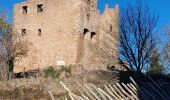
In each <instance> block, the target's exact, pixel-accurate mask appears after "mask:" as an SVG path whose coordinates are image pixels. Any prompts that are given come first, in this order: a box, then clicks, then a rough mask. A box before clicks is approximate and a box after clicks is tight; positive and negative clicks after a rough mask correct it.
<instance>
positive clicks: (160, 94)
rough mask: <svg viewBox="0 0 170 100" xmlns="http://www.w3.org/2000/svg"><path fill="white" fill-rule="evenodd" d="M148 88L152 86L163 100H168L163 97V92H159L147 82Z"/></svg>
mask: <svg viewBox="0 0 170 100" xmlns="http://www.w3.org/2000/svg"><path fill="white" fill-rule="evenodd" d="M147 84H148V86H150V87H151V88H152V89H153V90H154V91H155V92H156V93H157V94H158V95H159V96H160V97H161V98H162V99H163V100H167V99H166V97H164V96H163V95H162V93H161V92H159V91H158V90H157V89H156V88H155V87H154V86H152V84H151V83H149V82H147Z"/></svg>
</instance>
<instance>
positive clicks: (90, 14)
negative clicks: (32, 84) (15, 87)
mask: <svg viewBox="0 0 170 100" xmlns="http://www.w3.org/2000/svg"><path fill="white" fill-rule="evenodd" d="M38 5H39V6H41V7H42V8H43V10H42V12H41V9H40V12H37V7H38ZM42 5H43V6H42ZM25 6H26V7H27V13H23V7H25ZM41 7H40V8H41ZM106 12H107V11H106ZM106 12H105V13H104V14H103V15H100V13H99V11H98V10H97V0H28V1H25V2H23V3H19V4H16V5H15V6H14V30H15V31H17V32H18V34H20V35H23V34H22V33H23V32H22V31H23V29H26V30H24V31H26V33H25V35H23V38H24V39H26V40H27V41H29V42H30V45H29V51H28V55H27V56H26V57H24V58H21V59H16V62H15V67H14V72H21V71H24V70H25V71H27V70H33V69H37V68H45V67H48V66H55V65H57V61H64V62H65V63H66V64H82V65H84V66H85V67H84V68H85V69H102V68H101V67H95V66H90V65H92V64H95V63H96V62H97V63H98V61H99V60H94V59H96V58H95V56H93V52H91V44H97V45H99V44H100V42H101V41H100V40H101V39H102V38H101V37H102V34H106V32H105V30H104V32H103V28H104V26H105V25H107V24H108V23H107V21H110V19H112V18H110V17H109V16H110V15H109V14H108V13H106ZM107 18H108V19H107ZM110 23H112V22H110ZM110 23H109V24H110ZM113 29H114V26H113ZM115 30H117V29H115ZM86 65H87V66H86ZM103 69H104V68H103Z"/></svg>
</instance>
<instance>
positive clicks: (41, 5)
mask: <svg viewBox="0 0 170 100" xmlns="http://www.w3.org/2000/svg"><path fill="white" fill-rule="evenodd" d="M37 12H43V4H39V5H37Z"/></svg>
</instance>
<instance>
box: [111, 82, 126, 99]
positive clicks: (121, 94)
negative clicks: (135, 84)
mask: <svg viewBox="0 0 170 100" xmlns="http://www.w3.org/2000/svg"><path fill="white" fill-rule="evenodd" d="M112 86H113V88H114V89H115V90H116V91H117V92H118V94H119V95H120V96H121V97H123V98H126V96H125V95H124V94H123V93H122V91H120V90H119V89H118V88H117V87H116V85H112Z"/></svg>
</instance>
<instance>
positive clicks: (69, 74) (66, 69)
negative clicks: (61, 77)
mask: <svg viewBox="0 0 170 100" xmlns="http://www.w3.org/2000/svg"><path fill="white" fill-rule="evenodd" d="M71 67H72V65H69V66H65V68H64V69H65V76H66V77H69V76H71V75H72V73H71V70H72V68H71Z"/></svg>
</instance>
